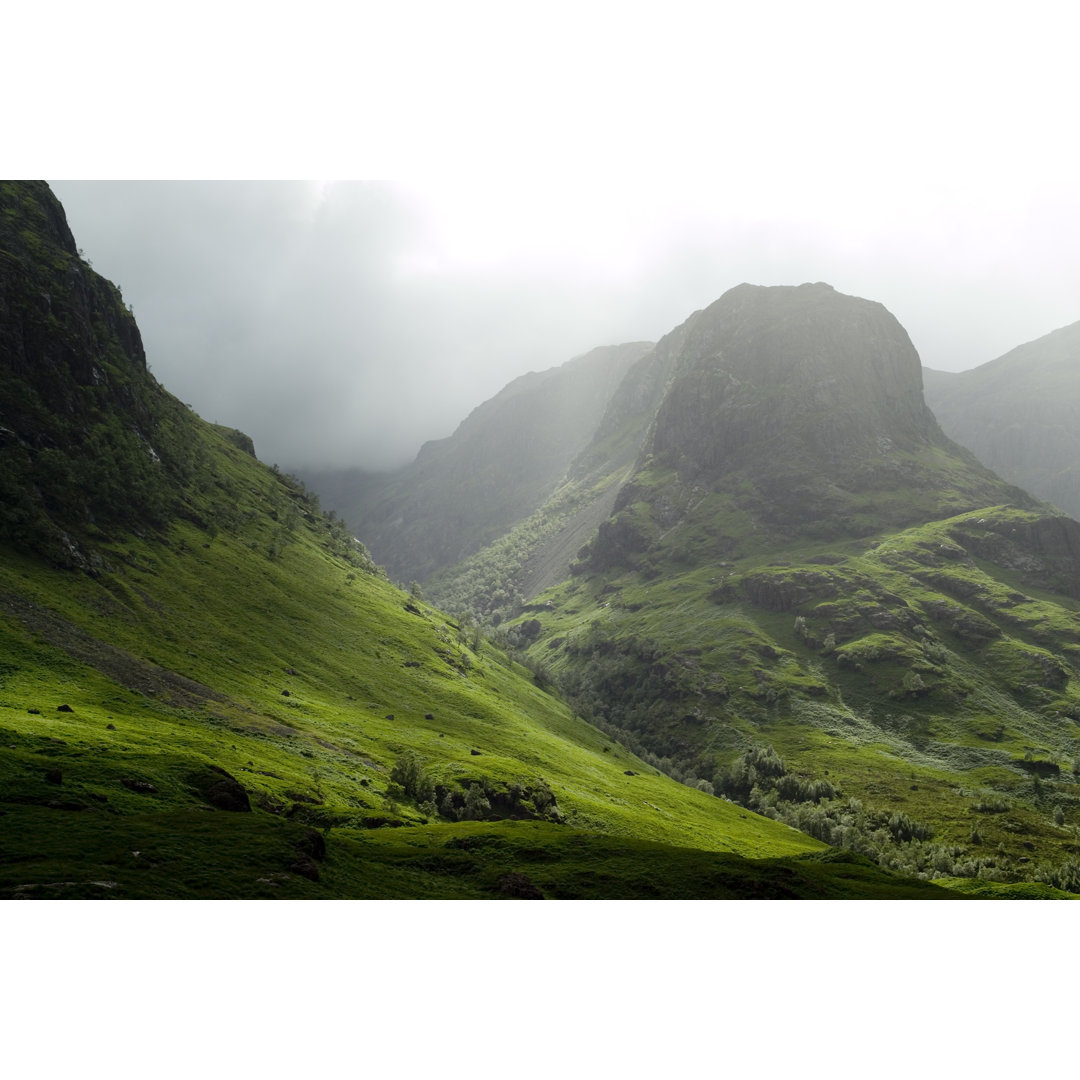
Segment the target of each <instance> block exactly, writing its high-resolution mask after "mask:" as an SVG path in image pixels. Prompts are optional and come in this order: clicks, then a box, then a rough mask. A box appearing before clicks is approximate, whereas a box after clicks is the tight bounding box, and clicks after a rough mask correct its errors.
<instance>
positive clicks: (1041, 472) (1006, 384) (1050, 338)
mask: <svg viewBox="0 0 1080 1080" xmlns="http://www.w3.org/2000/svg"><path fill="white" fill-rule="evenodd" d="M924 378H925V384H926V401H927V404H928V405H929V406H930V408H931V409H932V410H933V412H934V415H935V416H936V417H937V418H938V420H939V421H940V422H941V426H942V427H943V428H944V429H945V431H946V432H948V434H949V436H950V438H953V439H955V440H956V441H957V442H958V443H961V444H962V445H964V446H966V447H968V449H970V450H971V451H972V452H973V453H975V455H976V456H977V457H978V458H979V460H980V461H982V462H984V463H985V464H986V465H988V466H989V467H990V468H991V469H994V470H995V471H996V472H998V473H1000V474H1001V475H1002V476H1004V477H1006V478H1007V479H1009V480H1011V481H1012V482H1013V483H1015V484H1019V485H1021V486H1022V487H1024V488H1026V489H1027V490H1029V491H1032V492H1034V493H1035V494H1036V495H1038V496H1040V497H1041V498H1043V499H1046V500H1048V501H1049V502H1052V503H1053V504H1054V505H1055V506H1059V507H1061V509H1062V510H1064V511H1065V512H1066V513H1067V514H1070V515H1072V516H1073V517H1080V429H1078V427H1077V424H1076V413H1077V405H1078V403H1080V323H1073V324H1072V325H1071V326H1066V327H1063V328H1062V329H1060V330H1055V331H1054V332H1053V333H1051V334H1047V335H1046V336H1045V337H1041V338H1039V339H1038V340H1037V341H1031V342H1028V343H1027V344H1026V345H1021V346H1019V347H1018V348H1016V349H1013V350H1012V351H1011V352H1008V353H1006V354H1005V355H1004V356H1001V357H998V359H997V360H992V361H990V362H989V363H987V364H982V365H981V366H980V367H977V368H972V369H971V370H970V371H963V372H959V373H953V372H943V371H926V372H925V373H924Z"/></svg>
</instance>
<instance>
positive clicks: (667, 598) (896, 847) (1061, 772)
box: [508, 507, 1080, 889]
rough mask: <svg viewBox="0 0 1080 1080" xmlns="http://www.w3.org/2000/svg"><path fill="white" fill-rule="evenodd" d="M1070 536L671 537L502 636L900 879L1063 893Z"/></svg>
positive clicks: (559, 592)
mask: <svg viewBox="0 0 1080 1080" xmlns="http://www.w3.org/2000/svg"><path fill="white" fill-rule="evenodd" d="M683 527H684V528H685V529H686V530H687V531H689V532H691V533H692V532H693V530H694V528H695V525H694V520H693V519H692V518H691V519H690V520H688V521H687V522H686V523H685V525H684V526H683ZM679 531H681V530H680V529H677V530H676V536H677V534H678V532H679ZM1078 539H1080V530H1078V529H1077V528H1076V526H1075V524H1074V523H1072V522H1070V521H1069V520H1068V519H1065V518H1046V517H1040V516H1039V515H1037V514H1032V513H1031V512H1028V511H1021V510H1016V509H1012V508H1004V507H1003V508H995V509H989V510H985V511H976V512H972V513H968V514H965V515H960V516H959V517H955V518H950V519H946V520H943V521H940V522H934V523H930V524H927V525H924V526H918V527H915V528H912V529H909V530H905V531H903V532H899V533H890V534H882V535H879V536H875V537H872V538H867V539H859V540H848V541H841V542H834V543H829V544H823V543H818V544H813V543H804V544H803V545H801V546H797V547H794V546H792V545H790V544H787V545H785V546H784V547H783V548H782V549H776V548H774V549H773V550H771V551H770V550H769V549H768V548H767V547H766V548H764V549H763V548H760V547H757V546H756V545H748V546H747V547H745V548H743V549H742V550H741V551H740V550H736V551H734V552H732V553H731V557H729V559H728V560H724V561H722V562H721V563H720V564H713V565H704V566H701V565H699V566H697V567H694V566H689V567H688V566H686V565H685V563H683V562H682V558H681V553H682V548H681V547H680V545H679V543H678V541H677V540H676V539H675V537H670V538H669V540H670V541H672V542H670V543H669V544H667V545H666V546H665V548H663V549H661V550H658V551H656V552H654V553H653V554H652V558H651V559H650V561H649V563H648V565H647V566H646V567H644V568H641V569H634V570H629V569H622V570H621V571H616V570H612V571H608V572H606V573H588V572H585V573H581V574H580V575H578V576H577V577H575V578H573V579H571V580H570V581H568V582H566V583H564V584H563V585H562V586H560V587H558V588H556V589H553V590H550V591H548V592H547V593H544V594H542V595H541V596H540V597H538V598H537V599H536V601H535V602H534V603H533V604H531V605H529V606H528V610H527V611H526V612H525V613H524V614H523V615H522V616H521V617H520V618H519V619H518V620H517V622H516V624H515V625H514V626H513V627H512V628H511V630H510V632H509V635H508V636H509V639H510V640H511V641H512V642H515V641H516V642H517V643H519V644H521V645H524V646H526V647H527V649H528V656H529V658H530V659H531V661H532V662H533V663H534V664H535V665H537V666H538V668H539V669H540V670H542V671H543V672H544V673H545V674H546V676H547V677H548V678H550V679H551V680H552V681H553V682H557V683H558V684H559V685H561V686H562V687H563V689H564V691H565V692H566V693H567V694H568V696H569V697H570V700H571V701H572V702H573V703H574V704H575V706H576V707H577V708H578V709H579V710H580V711H581V712H582V713H583V714H584V715H586V716H589V717H591V718H593V719H594V720H595V721H596V722H597V723H599V724H601V725H602V726H603V727H604V728H605V730H607V731H609V732H610V733H611V734H612V735H613V737H617V738H620V739H621V740H622V741H623V742H624V744H626V745H628V746H632V747H634V748H636V749H637V750H638V752H639V753H641V754H642V755H643V756H644V757H645V758H646V759H647V760H649V761H650V762H652V763H653V764H654V765H656V766H657V767H659V768H661V769H663V770H664V771H665V772H667V773H669V774H671V775H673V776H675V777H677V778H679V779H681V780H683V781H685V782H686V783H689V784H691V785H703V786H705V787H706V788H707V789H708V790H714V791H716V792H717V793H718V794H719V793H722V794H726V795H728V796H729V797H730V798H733V799H736V800H738V801H740V802H742V803H744V804H745V805H748V806H752V807H754V808H755V809H757V810H759V811H761V812H763V813H766V814H768V815H770V816H773V817H775V818H776V819H777V820H783V821H787V822H789V823H791V824H794V825H797V826H798V827H800V828H802V829H805V830H807V831H809V832H810V833H811V834H813V835H815V836H818V837H820V838H822V839H824V840H826V841H828V842H830V843H833V844H840V845H842V846H845V847H850V848H851V849H853V850H856V851H860V852H862V853H863V854H865V855H867V856H868V857H871V858H875V859H878V860H879V861H880V862H881V863H882V865H885V866H891V867H894V868H897V869H903V870H906V871H907V872H909V873H914V874H918V873H929V874H930V875H931V876H934V875H936V874H937V873H945V872H947V873H949V874H957V875H969V876H978V877H980V878H984V879H986V878H989V879H993V880H1000V881H1024V880H1042V881H1046V882H1053V883H1055V884H1057V885H1065V886H1067V887H1070V888H1073V889H1076V888H1078V887H1080V877H1078V875H1077V867H1078V863H1077V858H1076V856H1077V854H1078V853H1080V784H1078V773H1080V723H1078V721H1080V689H1078V685H1077V681H1076V673H1077V668H1078V661H1080V605H1078V603H1077V601H1076V599H1074V598H1073V597H1071V596H1069V595H1063V590H1068V591H1069V592H1074V590H1075V578H1072V580H1071V582H1070V579H1069V576H1068V575H1070V574H1071V573H1072V571H1071V570H1069V569H1068V568H1069V567H1070V566H1071V565H1072V561H1073V559H1074V558H1075V549H1076V546H1077V541H1078ZM1033 549H1036V550H1038V549H1041V551H1042V554H1041V556H1040V557H1036V556H1034V555H1032V550H1033Z"/></svg>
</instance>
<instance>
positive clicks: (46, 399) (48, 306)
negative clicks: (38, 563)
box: [0, 181, 193, 566]
mask: <svg viewBox="0 0 1080 1080" xmlns="http://www.w3.org/2000/svg"><path fill="white" fill-rule="evenodd" d="M189 422H190V413H189V412H188V410H186V409H185V408H184V407H183V406H182V405H180V403H179V402H177V401H176V400H175V399H174V398H172V397H171V395H169V394H167V393H166V392H165V391H164V390H162V388H161V387H160V386H159V385H158V383H157V382H156V380H155V379H154V378H153V376H152V375H151V374H150V373H149V372H148V371H147V367H146V356H145V353H144V352H143V345H142V338H141V336H140V334H139V328H138V326H137V325H136V324H135V318H134V316H133V315H132V313H131V312H130V310H129V309H128V308H127V307H126V306H125V305H124V302H123V298H122V297H121V295H120V291H119V290H118V289H117V288H116V287H115V286H114V285H113V284H112V283H110V282H108V281H106V280H105V279H104V278H102V277H101V276H100V275H98V274H96V273H95V272H94V271H93V270H92V269H91V268H90V266H89V264H88V263H86V262H85V261H84V260H83V259H82V258H81V257H80V255H79V253H78V251H77V249H76V247H75V242H74V239H73V238H72V235H71V231H70V229H69V228H68V225H67V220H66V218H65V215H64V211H63V208H62V207H61V205H60V203H59V202H58V201H57V199H56V198H55V196H54V195H53V194H52V192H51V191H50V190H49V187H48V185H46V184H45V183H42V182H34V181H28V182H14V181H5V182H3V183H0V540H6V541H8V542H10V543H14V544H16V545H17V546H19V547H22V548H24V549H27V550H37V551H41V552H44V553H47V554H49V556H50V557H51V558H53V559H54V561H57V562H59V563H61V564H66V565H80V566H85V565H87V559H86V556H85V553H84V552H83V550H82V547H81V544H80V540H79V536H80V535H83V534H85V533H86V532H87V530H92V529H107V528H109V527H110V526H112V525H127V526H132V525H140V526H148V527H153V526H154V525H155V524H160V523H161V522H163V521H164V520H165V519H166V518H167V517H168V516H169V515H170V513H172V512H173V509H174V502H175V482H177V481H179V480H182V479H183V478H184V477H185V476H188V475H190V473H191V471H192V468H193V462H192V460H191V459H192V453H193V449H192V443H191V440H190V439H188V438H187V437H186V435H185V431H186V425H187V424H188V423H189Z"/></svg>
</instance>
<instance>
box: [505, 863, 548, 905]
mask: <svg viewBox="0 0 1080 1080" xmlns="http://www.w3.org/2000/svg"><path fill="white" fill-rule="evenodd" d="M499 892H500V893H502V895H503V896H507V897H511V898H513V899H515V900H543V899H544V894H543V893H542V892H541V891H540V889H539V888H538V887H537V885H536V884H535V883H534V882H533V880H532V879H531V878H530V877H529V876H528V875H527V874H523V873H521V872H520V871H517V870H514V871H511V872H510V873H509V874H503V875H502V877H500V878H499Z"/></svg>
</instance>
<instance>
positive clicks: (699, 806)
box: [0, 182, 959, 899]
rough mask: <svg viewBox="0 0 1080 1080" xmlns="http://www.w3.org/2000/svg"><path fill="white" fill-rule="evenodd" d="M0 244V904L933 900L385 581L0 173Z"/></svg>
mask: <svg viewBox="0 0 1080 1080" xmlns="http://www.w3.org/2000/svg"><path fill="white" fill-rule="evenodd" d="M0 252H2V255H0V344H2V348H0V387H2V392H3V396H2V398H0V428H2V434H3V439H4V441H3V447H2V451H3V454H4V458H3V465H4V468H3V472H2V476H3V483H4V485H5V487H4V502H3V510H4V518H3V523H2V526H3V532H2V534H0V736H2V737H0V896H3V897H15V898H37V897H41V898H98V897H102V898H105V897H118V898H128V899H133V898H159V897H161V898H164V897H168V898H209V897H213V898H233V897H251V898H263V897H265V898H271V897H281V898H320V897H326V898H361V897H367V898H378V897H459V898H484V897H497V898H544V897H551V898H556V897H568V898H569V897H578V898H589V897H627V898H630V897H672V898H674V897H691V896H693V897H728V896H732V897H803V896H806V897H819V898H826V897H876V896H889V897H903V896H910V897H913V898H914V897H937V898H950V897H954V896H956V895H959V894H958V893H957V892H955V891H954V890H950V889H947V888H943V887H940V886H937V885H934V884H930V883H927V882H918V881H908V880H905V879H902V878H898V877H897V876H895V875H892V874H890V873H888V872H886V871H883V870H881V869H880V868H879V867H876V866H874V865H873V864H872V863H871V862H870V861H868V860H867V859H865V858H863V857H860V856H858V855H857V854H853V853H851V852H840V851H832V850H830V849H828V848H826V846H825V845H824V844H822V843H821V841H819V840H816V839H814V838H813V837H810V836H808V835H806V834H804V833H800V832H797V831H795V830H793V829H791V828H790V827H788V826H786V825H783V824H781V823H778V822H775V821H771V820H769V819H768V818H767V817H763V816H760V815H757V814H754V813H752V812H750V811H748V810H745V809H742V808H740V807H738V806H736V805H735V804H734V803H731V802H726V801H723V800H720V799H717V798H715V797H713V796H711V795H709V794H708V793H707V792H705V791H702V790H694V789H692V788H690V787H687V786H685V785H680V784H678V783H676V782H675V781H673V780H672V779H671V778H669V777H667V776H665V775H663V774H662V773H661V772H660V771H659V770H658V769H656V768H655V767H653V766H652V765H649V764H647V763H645V762H643V761H642V760H641V759H639V758H638V757H636V756H635V755H634V754H632V753H631V752H630V751H628V750H627V749H626V748H624V747H622V746H620V745H619V744H618V743H617V742H616V741H615V740H614V739H612V738H611V737H610V736H609V735H608V734H607V733H605V732H603V731H600V730H599V729H597V728H596V727H593V726H591V725H589V724H587V723H585V722H584V721H582V720H581V719H580V718H579V717H578V716H577V715H576V714H575V713H574V712H573V711H572V710H571V709H569V708H568V707H567V706H566V704H565V703H563V702H562V701H561V700H560V699H558V698H557V697H555V696H553V695H552V694H550V693H548V692H546V691H545V690H544V689H542V688H541V686H539V685H538V683H537V681H536V679H535V678H534V677H533V674H532V673H531V672H530V671H528V670H527V669H525V668H523V667H522V666H521V665H520V664H518V663H516V662H514V661H513V660H511V659H509V658H508V657H507V656H506V654H505V653H504V652H503V651H501V650H500V649H498V648H496V647H495V646H493V645H492V644H491V643H490V642H488V641H486V640H485V639H484V638H483V637H482V635H481V634H480V633H479V630H478V628H477V627H475V626H469V625H467V624H464V623H462V622H458V621H455V620H453V619H451V618H449V617H448V616H446V615H445V614H443V613H441V612H440V611H438V610H436V609H434V608H432V607H430V606H428V605H426V604H424V603H422V602H421V601H419V600H418V599H416V598H415V597H412V596H410V595H408V594H406V593H403V592H402V591H401V590H399V589H397V588H396V587H395V586H393V585H392V584H391V583H390V582H389V581H387V579H386V577H385V575H383V574H382V573H381V572H380V571H379V570H378V568H377V567H376V566H375V564H374V563H373V562H372V560H371V559H370V557H369V556H368V554H367V552H366V551H365V549H364V548H363V547H362V545H360V544H359V543H358V542H357V541H355V540H354V539H353V537H352V535H351V532H350V531H349V530H348V529H347V528H346V527H345V525H344V523H343V522H342V521H341V520H340V519H339V518H337V517H336V516H331V515H326V514H323V513H322V512H321V511H320V510H319V507H318V503H317V500H316V498H315V497H314V496H313V495H312V493H311V492H309V491H307V490H306V489H305V488H304V486H303V485H302V484H301V483H300V482H298V481H297V480H296V479H295V478H292V477H289V476H285V475H282V474H281V473H279V472H278V471H276V470H275V469H272V468H268V467H266V466H265V465H263V464H262V463H261V462H259V461H258V459H257V458H256V457H255V455H254V452H253V447H252V445H251V441H250V440H249V439H247V438H246V436H244V435H242V434H241V433H240V432H237V431H234V430H231V429H227V428H221V427H217V426H215V425H211V424H208V423H206V422H205V421H203V420H202V419H200V418H199V417H198V416H196V415H195V414H194V413H192V412H191V411H190V410H189V409H187V408H186V407H185V406H183V405H181V404H180V403H179V402H178V401H176V399H175V398H173V397H172V395H170V394H169V393H168V391H167V390H165V389H164V388H163V387H162V386H161V385H160V384H159V383H158V382H157V381H156V380H155V379H154V377H153V375H152V374H151V373H150V371H149V369H148V366H147V364H146V362H145V357H144V355H143V351H142V347H141V344H140V339H139V335H138V329H137V327H136V326H135V322H134V319H133V318H132V317H131V314H130V312H129V311H128V310H127V309H126V308H125V307H124V305H123V302H122V299H121V297H120V294H119V291H118V290H117V289H116V288H115V287H114V286H112V285H110V284H109V283H108V282H106V281H104V280H103V279H102V278H100V277H99V276H98V275H97V274H95V273H94V272H93V270H92V269H91V268H90V267H89V266H88V264H87V263H86V262H85V261H84V260H83V259H82V258H81V257H80V255H79V254H78V250H77V249H76V248H75V246H74V243H73V238H72V237H71V233H70V231H69V229H68V227H67V224H66V221H65V218H64V213H63V209H62V207H61V206H60V205H59V203H58V202H57V201H56V199H55V198H54V197H53V195H52V193H51V192H50V191H49V189H48V188H47V187H46V186H45V185H43V184H33V183H14V182H4V183H2V184H0ZM125 492H126V495H127V497H125V496H124V493H125Z"/></svg>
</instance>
